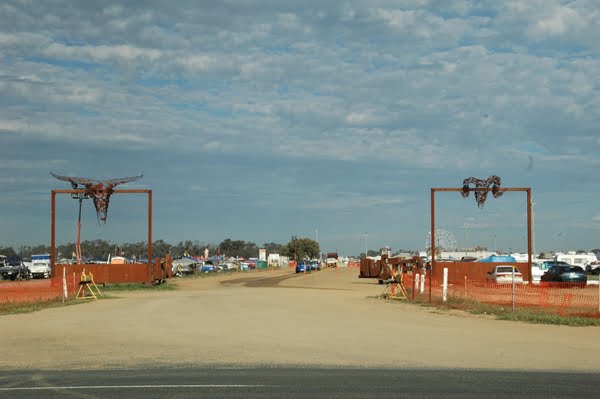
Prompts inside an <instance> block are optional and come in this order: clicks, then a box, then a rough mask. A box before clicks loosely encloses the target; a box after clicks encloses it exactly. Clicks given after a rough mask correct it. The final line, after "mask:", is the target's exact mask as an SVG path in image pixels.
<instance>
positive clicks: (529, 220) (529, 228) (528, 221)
mask: <svg viewBox="0 0 600 399" xmlns="http://www.w3.org/2000/svg"><path fill="white" fill-rule="evenodd" d="M531 251H532V248H531V189H530V188H528V189H527V267H528V269H529V284H532V283H533V276H532V274H531V263H532V259H531V255H532V254H531Z"/></svg>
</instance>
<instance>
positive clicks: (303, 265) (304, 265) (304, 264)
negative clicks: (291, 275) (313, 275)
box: [296, 260, 310, 273]
mask: <svg viewBox="0 0 600 399" xmlns="http://www.w3.org/2000/svg"><path fill="white" fill-rule="evenodd" d="M309 271H310V263H309V262H308V261H305V260H299V261H298V263H297V264H296V273H301V272H309Z"/></svg>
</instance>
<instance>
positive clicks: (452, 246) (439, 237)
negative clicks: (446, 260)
mask: <svg viewBox="0 0 600 399" xmlns="http://www.w3.org/2000/svg"><path fill="white" fill-rule="evenodd" d="M456 247H457V245H456V238H455V237H454V234H452V233H451V232H449V231H448V230H443V229H436V230H435V249H436V253H437V252H439V251H448V252H451V251H456ZM425 248H426V249H427V252H428V253H430V252H431V231H430V232H428V233H427V238H426V239H425Z"/></svg>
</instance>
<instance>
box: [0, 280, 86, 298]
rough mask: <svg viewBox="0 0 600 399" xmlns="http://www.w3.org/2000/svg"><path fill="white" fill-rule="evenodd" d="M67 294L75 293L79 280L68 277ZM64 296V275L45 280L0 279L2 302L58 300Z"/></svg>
mask: <svg viewBox="0 0 600 399" xmlns="http://www.w3.org/2000/svg"><path fill="white" fill-rule="evenodd" d="M66 282H67V294H68V296H69V297H71V296H72V295H74V294H75V293H76V292H77V289H78V288H79V281H76V282H75V283H74V282H73V279H72V278H67V279H66ZM62 297H63V281H62V276H55V277H52V278H49V279H43V280H20V281H19V280H17V281H0V303H26V302H39V301H51V300H58V299H61V298H62Z"/></svg>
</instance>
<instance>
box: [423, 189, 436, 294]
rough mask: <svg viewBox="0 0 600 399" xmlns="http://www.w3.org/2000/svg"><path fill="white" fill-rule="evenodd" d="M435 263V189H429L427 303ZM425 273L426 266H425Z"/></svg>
mask: <svg viewBox="0 0 600 399" xmlns="http://www.w3.org/2000/svg"><path fill="white" fill-rule="evenodd" d="M434 263H435V189H434V188H432V189H431V265H430V268H429V303H431V289H432V288H433V286H432V284H431V280H433V265H434ZM425 274H426V275H427V268H425Z"/></svg>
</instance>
